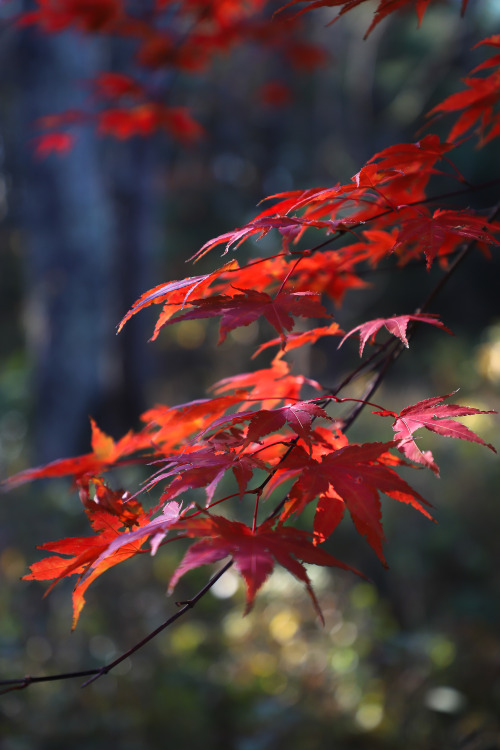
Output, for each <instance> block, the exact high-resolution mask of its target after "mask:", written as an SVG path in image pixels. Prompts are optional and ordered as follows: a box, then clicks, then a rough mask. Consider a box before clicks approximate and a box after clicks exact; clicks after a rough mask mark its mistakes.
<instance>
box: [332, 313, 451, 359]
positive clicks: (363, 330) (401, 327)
mask: <svg viewBox="0 0 500 750" xmlns="http://www.w3.org/2000/svg"><path fill="white" fill-rule="evenodd" d="M410 320H414V321H417V322H418V323H430V324H431V325H433V326H437V327H438V328H441V329H442V330H443V331H446V333H449V334H450V335H451V336H453V335H454V334H453V333H452V331H450V329H449V328H447V327H446V326H445V325H444V323H441V321H440V320H438V319H437V315H433V314H431V313H426V314H423V313H419V314H415V315H397V316H394V317H392V318H376V319H375V320H368V321H367V322H366V323H363V324H362V325H360V326H356V328H353V329H352V330H350V331H349V332H348V333H346V335H345V336H344V338H343V339H342V341H341V342H340V344H339V349H340V347H341V346H342V344H343V343H344V341H345V340H346V339H347V338H349V336H352V334H353V333H356V331H359V356H360V357H362V356H363V349H364V348H365V344H366V342H367V341H368V339H370V338H371V343H373V342H374V340H375V336H376V334H377V331H379V330H380V329H381V328H382V326H385V327H386V328H387V330H388V331H389V333H392V334H393V335H394V336H397V337H398V339H400V340H401V341H402V342H403V344H404V345H405V346H406V348H407V349H408V347H409V343H408V339H407V338H406V329H407V328H408V323H409V322H410Z"/></svg>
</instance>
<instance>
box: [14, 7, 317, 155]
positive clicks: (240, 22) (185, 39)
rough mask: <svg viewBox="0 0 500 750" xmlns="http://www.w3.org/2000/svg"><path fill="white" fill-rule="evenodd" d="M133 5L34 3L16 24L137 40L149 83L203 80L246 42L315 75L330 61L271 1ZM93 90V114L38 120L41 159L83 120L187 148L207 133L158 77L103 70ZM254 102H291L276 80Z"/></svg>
mask: <svg viewBox="0 0 500 750" xmlns="http://www.w3.org/2000/svg"><path fill="white" fill-rule="evenodd" d="M129 5H130V4H128V3H127V2H125V0H37V6H38V7H37V9H35V10H32V11H28V12H26V13H22V14H21V15H20V16H19V18H18V25H19V26H36V27H38V28H39V29H41V30H42V31H44V32H46V33H57V32H62V31H65V30H67V29H72V30H76V31H78V32H81V33H85V34H105V35H112V36H115V37H124V38H126V39H129V40H133V42H134V43H135V56H134V61H133V62H134V65H135V69H136V77H137V78H139V77H141V78H144V73H145V72H146V73H147V72H156V71H172V70H175V71H177V72H179V73H183V74H186V75H191V76H193V75H200V74H203V73H204V72H205V71H207V70H208V69H209V68H210V67H211V66H212V65H213V63H214V60H215V59H216V58H218V57H220V56H221V55H227V54H228V53H230V52H231V51H232V50H233V49H234V48H236V47H238V46H241V45H242V44H247V45H248V44H252V45H258V46H259V48H260V49H264V50H266V53H267V54H269V55H275V54H279V55H281V56H282V57H283V58H284V60H285V61H286V62H287V63H288V64H289V65H291V66H292V67H293V68H295V69H298V70H305V71H310V70H312V69H314V68H316V67H318V66H321V65H324V63H325V62H326V60H327V55H326V53H325V51H324V50H322V49H320V48H319V47H318V46H317V45H315V44H311V43H308V42H306V41H304V40H303V39H302V38H300V30H301V23H300V22H299V21H294V20H292V19H290V18H289V17H288V16H285V17H276V18H273V17H272V14H273V10H274V8H273V7H272V6H273V3H271V2H270V0H247V1H246V2H235V1H234V0H209V2H206V1H203V2H202V1H199V2H198V1H197V0H189V1H188V2H186V1H185V0H184V1H183V2H157V3H155V5H154V8H152V9H151V8H150V9H149V10H145V9H144V8H140V7H139V8H136V9H135V11H134V10H133V9H131V8H129ZM139 5H140V4H139ZM186 30H188V31H186ZM165 88H166V85H165ZM92 89H93V93H94V101H93V102H92V108H91V109H92V111H91V112H90V113H89V112H87V111H80V112H75V111H74V110H72V111H68V112H62V113H60V114H59V115H51V116H49V117H47V118H42V119H41V120H40V122H39V123H38V125H39V127H40V128H41V129H42V130H44V131H48V132H44V133H42V134H41V135H39V136H38V137H37V138H36V140H35V148H36V153H37V154H38V155H39V156H40V157H45V156H47V155H48V154H50V153H53V152H59V153H65V152H66V151H67V150H68V149H69V148H70V146H71V145H72V143H73V142H74V137H75V136H74V134H73V133H71V134H70V133H67V132H66V129H67V128H69V127H71V128H74V126H76V125H78V124H82V123H89V122H94V123H95V125H96V129H97V132H98V133H100V134H102V135H112V136H115V137H117V138H121V139H124V138H131V137H133V136H149V135H151V134H152V133H153V132H156V131H163V132H166V133H167V134H168V135H169V136H170V137H172V138H174V139H176V140H178V141H180V142H181V143H183V144H184V145H189V144H192V143H193V142H194V141H196V140H197V139H198V138H199V137H200V135H201V134H202V133H203V128H202V126H201V125H200V124H199V123H198V122H197V121H196V119H195V118H194V117H193V116H192V114H191V112H190V111H189V110H188V109H187V108H186V107H185V106H182V105H181V106H179V105H178V104H174V103H165V101H166V96H165V91H160V89H159V83H158V74H157V73H156V82H155V87H154V90H153V89H152V90H148V88H147V87H145V86H143V85H141V84H139V83H138V82H137V80H135V79H133V78H131V77H130V76H128V75H124V74H123V73H116V72H104V73H101V74H100V75H99V76H97V78H96V79H95V80H94V81H93V82H92ZM168 97H169V98H170V97H171V94H170V93H169V94H168ZM256 97H258V98H260V99H261V100H264V101H266V102H267V103H268V104H271V105H272V106H276V105H277V106H280V105H282V104H283V103H286V102H287V101H288V100H289V99H290V91H289V90H288V89H287V88H286V87H285V85H284V84H283V83H281V82H280V81H273V82H270V83H269V84H268V85H267V88H266V87H264V89H261V90H257V91H256ZM95 99H97V100H98V103H99V107H98V108H96V101H95ZM96 109H97V110H98V111H97V112H96V111H95V110H96Z"/></svg>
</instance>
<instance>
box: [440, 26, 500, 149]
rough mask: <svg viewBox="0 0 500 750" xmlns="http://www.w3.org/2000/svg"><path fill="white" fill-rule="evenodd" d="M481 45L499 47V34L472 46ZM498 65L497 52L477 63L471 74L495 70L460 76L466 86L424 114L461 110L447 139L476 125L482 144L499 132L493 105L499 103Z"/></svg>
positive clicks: (499, 73)
mask: <svg viewBox="0 0 500 750" xmlns="http://www.w3.org/2000/svg"><path fill="white" fill-rule="evenodd" d="M482 44H487V45H491V46H493V47H500V43H499V35H498V34H496V35H494V36H492V37H489V38H488V39H483V41H482V42H480V43H479V44H476V47H478V46H480V45H482ZM499 65H500V55H498V54H496V55H494V56H493V57H492V58H490V59H489V60H486V61H485V62H484V63H481V65H478V66H477V67H476V68H475V69H474V70H473V71H472V73H477V72H478V71H480V70H485V69H486V68H489V67H495V68H496V69H495V70H494V71H493V72H492V73H491V74H490V75H488V76H486V77H484V78H481V77H479V76H476V77H473V76H472V75H471V76H469V77H467V78H464V80H463V83H465V85H466V89H465V90H464V91H459V92H457V93H456V94H451V96H449V97H448V98H447V99H445V100H444V101H442V102H440V103H439V104H438V105H437V106H436V107H434V109H431V111H430V112H429V113H428V116H429V117H431V116H432V115H438V114H444V113H448V112H460V111H461V110H462V114H461V115H460V116H459V117H458V119H457V121H456V123H455V125H454V126H453V128H452V129H451V131H450V134H449V136H448V139H449V140H450V141H456V140H457V139H458V138H460V137H461V136H462V135H463V134H464V133H466V132H467V131H468V130H470V128H472V127H473V126H474V125H476V124H477V131H478V133H479V136H480V145H484V144H485V143H487V142H488V141H490V140H492V139H493V138H495V137H496V136H498V135H500V124H499V121H498V111H496V112H495V107H496V106H497V105H498V103H499V102H500V68H499V67H498V66H499Z"/></svg>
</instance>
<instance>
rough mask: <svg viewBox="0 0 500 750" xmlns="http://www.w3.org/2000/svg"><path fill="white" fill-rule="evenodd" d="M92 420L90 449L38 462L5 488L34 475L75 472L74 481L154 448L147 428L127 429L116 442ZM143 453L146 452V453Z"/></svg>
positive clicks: (31, 479)
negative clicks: (42, 462) (41, 463)
mask: <svg viewBox="0 0 500 750" xmlns="http://www.w3.org/2000/svg"><path fill="white" fill-rule="evenodd" d="M90 423H91V427H92V452H91V453H85V454H84V455H83V456H75V457H73V458H61V459H58V460H56V461H51V462H50V463H48V464H46V465H45V466H36V467H34V468H32V469H26V470H25V471H20V472H19V473H18V474H14V476H12V477H9V479H7V480H6V481H5V483H4V484H3V486H4V487H5V488H6V489H12V488H14V487H18V486H19V485H21V484H25V483H26V482H32V481H33V480H34V479H47V478H50V477H64V476H72V477H73V479H74V481H78V480H81V479H82V478H83V477H96V476H98V475H99V474H102V473H103V472H105V471H108V470H109V469H110V468H111V467H113V466H115V465H116V464H117V463H118V462H119V461H121V460H122V459H123V458H125V457H127V456H133V455H134V454H137V453H140V452H143V451H148V452H149V454H150V453H151V452H152V448H153V446H152V442H151V437H150V436H149V435H148V433H147V432H138V433H134V432H128V433H127V434H126V435H124V436H123V437H122V438H121V439H120V440H118V441H117V442H115V441H114V440H113V438H112V437H110V436H109V435H106V433H104V432H103V431H102V430H100V429H99V427H98V426H97V425H96V423H95V422H94V420H93V419H91V420H90ZM142 455H143V456H144V453H142ZM132 460H135V459H132ZM137 461H144V457H143V458H137Z"/></svg>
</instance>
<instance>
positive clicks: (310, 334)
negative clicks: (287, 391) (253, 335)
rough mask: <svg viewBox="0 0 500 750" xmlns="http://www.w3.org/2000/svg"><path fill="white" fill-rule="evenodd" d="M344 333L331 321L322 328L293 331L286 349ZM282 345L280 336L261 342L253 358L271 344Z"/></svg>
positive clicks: (288, 337) (287, 341)
mask: <svg viewBox="0 0 500 750" xmlns="http://www.w3.org/2000/svg"><path fill="white" fill-rule="evenodd" d="M342 333H343V331H342V330H341V329H340V328H339V325H338V323H331V324H330V325H329V326H323V327H322V328H311V329H310V330H309V331H304V332H303V333H291V334H290V335H289V336H287V340H286V349H287V351H290V350H291V349H297V348H298V347H300V346H304V345H305V344H315V343H316V341H318V339H320V338H322V337H323V336H341V335H342ZM281 345H282V342H281V339H280V338H277V339H271V341H266V343H265V344H261V345H260V346H259V348H258V349H257V351H256V352H254V354H253V355H252V359H254V357H256V356H257V355H258V354H260V353H261V352H263V351H264V350H265V349H268V348H269V347H270V346H280V347H281Z"/></svg>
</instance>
